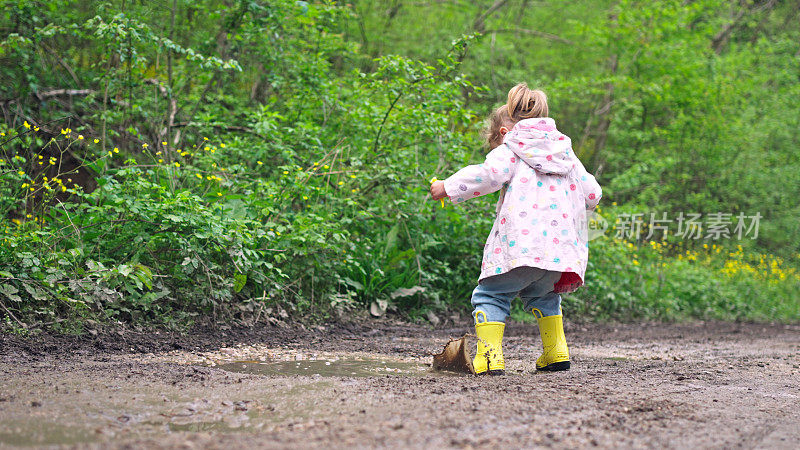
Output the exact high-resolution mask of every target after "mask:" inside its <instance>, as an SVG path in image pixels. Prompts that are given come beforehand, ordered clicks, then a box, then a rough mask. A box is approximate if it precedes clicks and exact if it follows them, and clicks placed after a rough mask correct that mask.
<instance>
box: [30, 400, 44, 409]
mask: <svg viewBox="0 0 800 450" xmlns="http://www.w3.org/2000/svg"><path fill="white" fill-rule="evenodd" d="M41 406H42V402H40V401H38V400H34V401H32V402H31V407H32V408H39V407H41Z"/></svg>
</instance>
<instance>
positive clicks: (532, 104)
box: [506, 83, 550, 123]
mask: <svg viewBox="0 0 800 450" xmlns="http://www.w3.org/2000/svg"><path fill="white" fill-rule="evenodd" d="M506 108H507V111H508V114H509V116H510V117H511V120H512V121H513V122H514V123H517V122H519V121H520V120H522V119H531V118H534V117H547V116H548V115H549V114H550V110H549V108H548V107H547V95H545V93H544V92H542V91H540V90H538V89H530V88H529V87H528V85H527V84H525V83H519V84H518V85H516V86H514V87H513V88H511V90H510V91H508V102H507V103H506Z"/></svg>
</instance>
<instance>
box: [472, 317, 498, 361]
mask: <svg viewBox="0 0 800 450" xmlns="http://www.w3.org/2000/svg"><path fill="white" fill-rule="evenodd" d="M480 314H482V315H483V320H484V321H483V322H480V323H479V322H478V315H480ZM505 328H506V324H504V323H503V322H486V314H485V313H484V312H483V311H478V312H477V313H476V314H475V335H476V336H477V337H478V351H477V352H476V353H475V359H474V360H473V361H472V366H473V368H475V373H476V374H478V375H482V374H484V373H488V374H489V375H504V374H505V373H506V370H505V369H506V362H505V360H504V359H503V331H504V330H505Z"/></svg>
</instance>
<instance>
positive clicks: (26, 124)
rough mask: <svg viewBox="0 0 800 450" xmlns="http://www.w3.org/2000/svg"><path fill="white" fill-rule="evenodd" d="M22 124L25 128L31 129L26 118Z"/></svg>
mask: <svg viewBox="0 0 800 450" xmlns="http://www.w3.org/2000/svg"><path fill="white" fill-rule="evenodd" d="M22 125H23V126H24V127H25V128H27V129H29V130H30V129H31V124H29V123H28V121H27V120H26V121H25V123H23V124H22Z"/></svg>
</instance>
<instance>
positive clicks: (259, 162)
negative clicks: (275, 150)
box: [256, 161, 264, 166]
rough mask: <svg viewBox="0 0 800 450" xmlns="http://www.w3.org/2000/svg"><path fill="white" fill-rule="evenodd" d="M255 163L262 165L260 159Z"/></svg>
mask: <svg viewBox="0 0 800 450" xmlns="http://www.w3.org/2000/svg"><path fill="white" fill-rule="evenodd" d="M256 164H258V165H259V166H260V165H263V164H264V163H263V162H261V161H256Z"/></svg>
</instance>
